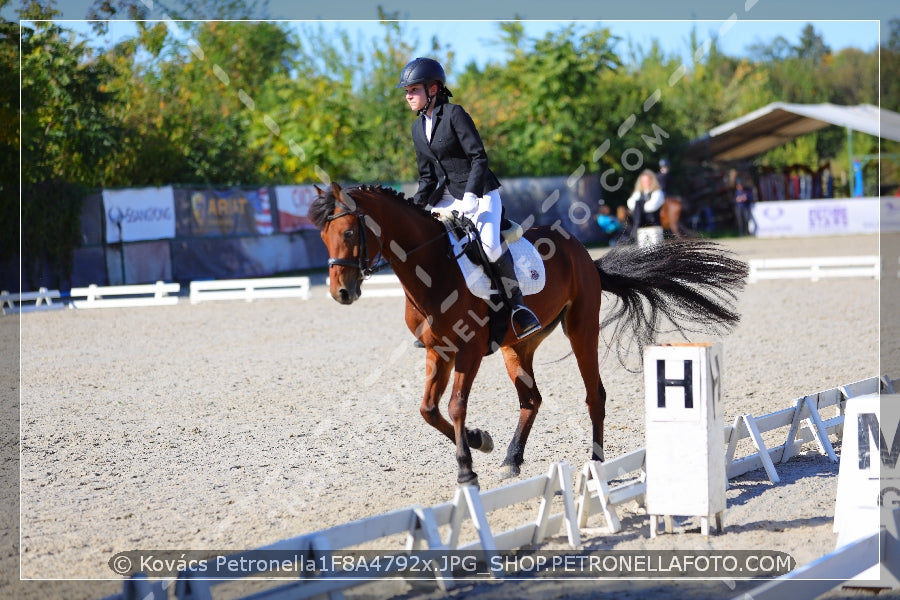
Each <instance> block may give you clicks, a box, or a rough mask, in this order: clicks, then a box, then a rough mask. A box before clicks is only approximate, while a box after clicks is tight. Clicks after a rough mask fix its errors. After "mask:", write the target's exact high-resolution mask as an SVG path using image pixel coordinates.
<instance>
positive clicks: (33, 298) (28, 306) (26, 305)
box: [0, 287, 66, 315]
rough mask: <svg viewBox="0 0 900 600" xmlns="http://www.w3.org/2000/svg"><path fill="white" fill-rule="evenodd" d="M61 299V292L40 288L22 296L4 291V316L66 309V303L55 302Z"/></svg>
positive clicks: (0, 302) (1, 295)
mask: <svg viewBox="0 0 900 600" xmlns="http://www.w3.org/2000/svg"><path fill="white" fill-rule="evenodd" d="M59 298H60V293H59V290H48V289H47V288H45V287H42V288H38V291H36V292H23V293H21V294H11V293H9V292H8V291H6V290H3V291H2V292H0V306H2V309H3V314H4V315H9V314H19V313H24V312H35V311H40V310H56V309H59V308H65V307H66V305H65V303H63V302H56V303H54V302H53V301H54V300H58V299H59ZM32 303H33V304H32Z"/></svg>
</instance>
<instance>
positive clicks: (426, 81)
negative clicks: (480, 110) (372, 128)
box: [397, 58, 541, 338]
mask: <svg viewBox="0 0 900 600" xmlns="http://www.w3.org/2000/svg"><path fill="white" fill-rule="evenodd" d="M445 84H446V76H445V75H444V68H443V67H442V66H441V64H440V63H439V62H437V61H436V60H433V59H431V58H416V59H414V60H412V61H410V62H409V63H408V64H407V65H406V66H405V67H403V71H402V73H401V74H400V83H399V84H397V87H398V88H401V87H402V88H404V89H405V90H406V102H407V103H408V104H409V107H410V108H411V109H412V110H413V111H414V112H416V113H417V114H418V115H419V118H418V119H416V121H415V122H414V123H413V127H412V138H413V144H414V146H415V149H416V162H417V164H418V168H419V188H418V190H417V191H416V193H415V196H413V202H414V203H415V204H416V205H418V206H422V207H425V206H431V207H434V208H441V209H447V210H455V211H458V212H459V213H461V214H463V215H465V216H466V217H468V218H469V219H470V220H471V221H472V222H473V223H474V224H475V227H476V228H477V229H478V232H479V235H480V237H481V244H482V246H483V247H484V251H485V254H486V255H487V257H488V260H489V261H490V268H491V270H492V271H493V272H494V274H495V276H496V279H498V280H499V281H501V282H503V285H502V286H501V287H502V288H503V289H502V290H501V291H502V292H503V295H504V296H505V300H506V302H507V304H508V305H509V307H510V310H511V313H512V314H511V320H512V325H513V330H514V331H515V333H516V335H517V336H518V337H520V338H522V337H525V336H527V335H528V334H530V333H532V332H534V331H537V330H539V329H540V328H541V323H540V321H539V320H538V318H537V317H536V316H535V314H534V313H533V312H531V310H530V309H528V308H527V307H526V306H525V302H524V300H523V299H522V292H521V290H520V289H519V285H518V282H517V281H516V275H515V270H514V265H513V259H512V256H511V255H510V252H509V249H508V248H506V247H505V246H504V245H502V244H501V240H500V217H501V213H502V210H503V207H502V204H501V201H500V190H499V188H500V181H499V180H498V179H497V177H496V176H495V175H494V173H492V172H491V170H490V169H489V168H488V157H487V153H486V152H485V150H484V144H483V143H482V141H481V136H479V135H478V130H477V129H476V128H475V123H474V122H473V121H472V118H471V117H470V116H469V114H468V113H467V112H466V111H465V110H464V109H463V108H462V107H461V106H460V105H458V104H451V103H450V102H449V98H450V96H452V94H451V93H450V90H448V89H447V87H446V85H445Z"/></svg>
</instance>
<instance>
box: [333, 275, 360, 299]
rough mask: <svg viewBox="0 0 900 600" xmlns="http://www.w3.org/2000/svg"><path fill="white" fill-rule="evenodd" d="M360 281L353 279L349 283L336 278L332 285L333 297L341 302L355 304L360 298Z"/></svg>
mask: <svg viewBox="0 0 900 600" xmlns="http://www.w3.org/2000/svg"><path fill="white" fill-rule="evenodd" d="M359 296H360V288H359V281H357V280H353V282H351V283H350V284H349V285H348V284H344V283H342V282H341V281H338V280H335V281H333V282H332V285H331V297H332V298H334V299H335V300H337V301H338V302H340V303H341V304H353V303H354V302H356V301H357V300H359Z"/></svg>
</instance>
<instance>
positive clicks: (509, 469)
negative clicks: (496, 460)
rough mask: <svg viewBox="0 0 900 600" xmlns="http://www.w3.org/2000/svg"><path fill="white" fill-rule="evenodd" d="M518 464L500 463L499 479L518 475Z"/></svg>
mask: <svg viewBox="0 0 900 600" xmlns="http://www.w3.org/2000/svg"><path fill="white" fill-rule="evenodd" d="M520 472H521V471H520V470H519V467H518V465H500V473H499V475H500V479H510V478H512V477H518V476H519V473H520Z"/></svg>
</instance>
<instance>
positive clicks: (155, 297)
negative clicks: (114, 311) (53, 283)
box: [70, 281, 181, 308]
mask: <svg viewBox="0 0 900 600" xmlns="http://www.w3.org/2000/svg"><path fill="white" fill-rule="evenodd" d="M180 290H181V286H180V285H179V284H177V283H164V282H162V281H157V282H156V283H149V284H146V285H116V286H104V287H100V286H97V285H94V284H91V285H89V286H88V287H77V288H72V290H71V292H70V296H71V302H70V306H71V307H72V308H123V307H129V306H171V305H173V304H178V296H170V295H169V294H177V293H178V292H179V291H180ZM80 298H83V300H82V299H80Z"/></svg>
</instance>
